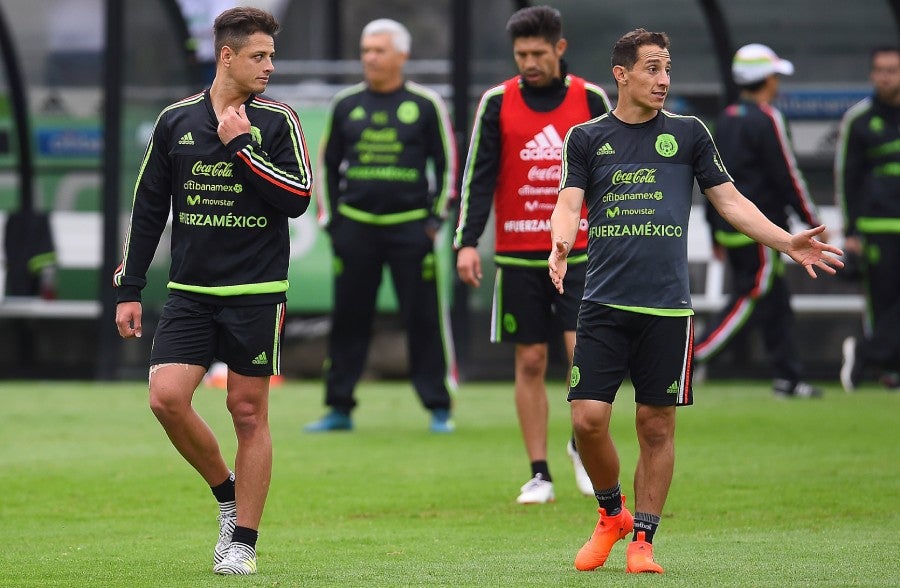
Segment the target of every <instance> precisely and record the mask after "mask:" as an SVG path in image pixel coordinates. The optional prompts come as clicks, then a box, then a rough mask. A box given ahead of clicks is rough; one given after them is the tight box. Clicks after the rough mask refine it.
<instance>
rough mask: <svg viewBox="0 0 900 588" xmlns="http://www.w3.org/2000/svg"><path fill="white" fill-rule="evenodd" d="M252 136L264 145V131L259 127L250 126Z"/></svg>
mask: <svg viewBox="0 0 900 588" xmlns="http://www.w3.org/2000/svg"><path fill="white" fill-rule="evenodd" d="M250 138H251V139H253V140H254V141H256V143H257V144H259V145H262V131H260V130H259V127H253V126H251V127H250Z"/></svg>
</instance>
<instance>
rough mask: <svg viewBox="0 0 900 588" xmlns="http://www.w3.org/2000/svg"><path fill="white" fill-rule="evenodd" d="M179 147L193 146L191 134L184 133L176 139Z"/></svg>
mask: <svg viewBox="0 0 900 588" xmlns="http://www.w3.org/2000/svg"><path fill="white" fill-rule="evenodd" d="M178 144H179V145H193V144H194V136H193V135H192V134H191V133H185V134H183V135H182V136H181V138H180V139H178Z"/></svg>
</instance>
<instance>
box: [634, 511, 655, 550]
mask: <svg viewBox="0 0 900 588" xmlns="http://www.w3.org/2000/svg"><path fill="white" fill-rule="evenodd" d="M658 526H659V517H658V516H656V515H654V514H650V513H648V512H636V513H634V535H632V537H631V540H632V541H637V534H638V531H643V532H644V541H646V542H647V543H653V534H654V533H656V528H657V527H658Z"/></svg>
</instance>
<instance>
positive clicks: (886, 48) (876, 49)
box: [869, 45, 900, 64]
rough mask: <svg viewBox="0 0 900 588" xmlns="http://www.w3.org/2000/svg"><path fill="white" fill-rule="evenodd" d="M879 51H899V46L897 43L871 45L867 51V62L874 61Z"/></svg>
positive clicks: (871, 62)
mask: <svg viewBox="0 0 900 588" xmlns="http://www.w3.org/2000/svg"><path fill="white" fill-rule="evenodd" d="M879 53H900V46H898V45H878V46H877V47H873V48H872V50H871V51H870V52H869V63H870V64H873V63H875V56H877V55H878V54H879Z"/></svg>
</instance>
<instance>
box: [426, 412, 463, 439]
mask: <svg viewBox="0 0 900 588" xmlns="http://www.w3.org/2000/svg"><path fill="white" fill-rule="evenodd" d="M428 430H429V431H431V432H432V433H452V432H453V431H455V430H456V425H455V424H454V423H453V419H451V418H450V411H449V410H447V409H446V408H436V409H434V410H432V411H431V424H430V425H429V426H428Z"/></svg>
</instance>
